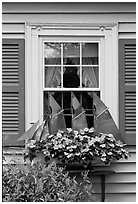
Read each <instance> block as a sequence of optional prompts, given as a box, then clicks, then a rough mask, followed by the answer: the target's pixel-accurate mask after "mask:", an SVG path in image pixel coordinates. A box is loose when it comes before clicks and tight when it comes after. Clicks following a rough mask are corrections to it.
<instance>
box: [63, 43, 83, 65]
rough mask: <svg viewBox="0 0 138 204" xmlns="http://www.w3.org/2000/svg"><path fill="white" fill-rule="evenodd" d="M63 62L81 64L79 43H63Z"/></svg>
mask: <svg viewBox="0 0 138 204" xmlns="http://www.w3.org/2000/svg"><path fill="white" fill-rule="evenodd" d="M63 63H64V64H66V65H79V64H80V45H79V43H64V44H63Z"/></svg>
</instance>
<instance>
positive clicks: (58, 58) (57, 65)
mask: <svg viewBox="0 0 138 204" xmlns="http://www.w3.org/2000/svg"><path fill="white" fill-rule="evenodd" d="M101 26H103V28H104V29H101ZM117 29H118V26H117V24H108V25H107V24H102V25H99V24H97V25H96V24H87V23H83V24H81V25H80V24H77V23H72V24H68V23H65V24H64V23H63V24H59V23H55V24H46V23H45V24H37V23H33V24H32V23H28V24H26V58H25V59H26V66H25V86H26V96H25V115H26V119H25V129H26V130H27V129H28V128H30V126H31V124H32V123H35V122H36V121H37V120H38V119H39V118H41V122H42V121H43V118H42V115H43V113H44V111H45V110H46V99H48V95H50V94H57V92H60V95H61V98H62V99H60V101H62V102H60V103H59V104H60V105H61V106H62V104H63V101H64V98H65V97H64V96H63V95H64V94H65V93H66V92H67V91H68V92H70V93H73V94H76V93H77V92H79V94H80V96H79V97H80V99H79V98H78V100H80V101H79V103H81V98H84V97H82V96H81V94H82V93H85V94H86V93H87V94H88V93H89V94H91V95H92V92H93V91H95V92H96V91H97V93H98V94H99V95H100V98H101V100H102V101H103V102H104V103H105V104H106V106H107V107H108V108H109V110H110V113H111V115H112V116H113V119H114V120H115V122H116V124H118V123H119V120H118V116H119V115H118V108H119V106H118V47H117V45H118V36H117ZM52 50H53V52H52V55H50V52H51V51H52ZM67 60H68V62H69V60H71V63H72V64H68V62H67ZM67 67H68V68H67ZM69 67H70V69H69ZM74 67H75V68H76V72H77V75H78V78H79V80H78V82H79V85H78V84H77V85H76V83H75V84H71V85H70V87H65V86H66V84H65V83H64V82H65V81H66V80H65V77H64V76H65V75H64V73H65V72H66V71H69V70H71V71H72V70H75V69H73V68H74ZM50 74H51V75H50ZM52 74H53V75H52ZM63 75H64V76H63ZM52 76H54V78H53V77H52ZM57 76H58V77H57ZM51 79H52V81H51ZM76 86H77V87H76ZM73 94H72V95H73ZM52 96H53V95H52ZM75 96H76V97H77V95H75ZM34 99H35V100H34ZM48 100H49V99H48ZM70 103H72V102H71V101H70ZM91 104H92V102H91ZM61 108H63V106H62V107H61ZM84 108H85V107H84ZM64 114H65V113H64ZM85 114H86V113H85ZM41 122H40V123H41Z"/></svg>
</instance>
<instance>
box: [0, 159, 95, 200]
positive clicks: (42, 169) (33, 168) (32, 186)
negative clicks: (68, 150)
mask: <svg viewBox="0 0 138 204" xmlns="http://www.w3.org/2000/svg"><path fill="white" fill-rule="evenodd" d="M3 168H4V169H3V173H2V188H3V202H49V201H51V202H68V201H71V202H79V201H86V200H87V201H94V195H93V194H94V193H93V191H92V183H91V182H90V181H89V178H88V176H87V173H88V172H86V173H85V174H83V175H82V177H83V182H81V183H78V182H77V181H76V179H75V177H70V176H69V175H68V173H67V172H65V171H64V169H63V168H61V167H58V166H56V164H55V162H53V163H51V164H50V165H48V166H46V165H44V164H42V163H41V162H40V161H39V160H37V162H36V163H34V164H33V165H29V164H26V165H24V164H8V166H5V167H3Z"/></svg>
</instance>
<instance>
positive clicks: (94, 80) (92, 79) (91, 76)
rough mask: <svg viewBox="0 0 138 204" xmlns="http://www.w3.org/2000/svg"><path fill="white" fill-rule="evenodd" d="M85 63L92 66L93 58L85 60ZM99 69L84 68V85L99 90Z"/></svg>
mask: <svg viewBox="0 0 138 204" xmlns="http://www.w3.org/2000/svg"><path fill="white" fill-rule="evenodd" d="M83 61H84V62H85V64H86V65H92V58H88V57H87V58H84V59H83ZM95 70H97V68H92V67H83V72H82V83H83V85H84V86H85V87H89V88H90V87H91V88H97V87H99V85H98V76H97V75H96V71H95Z"/></svg>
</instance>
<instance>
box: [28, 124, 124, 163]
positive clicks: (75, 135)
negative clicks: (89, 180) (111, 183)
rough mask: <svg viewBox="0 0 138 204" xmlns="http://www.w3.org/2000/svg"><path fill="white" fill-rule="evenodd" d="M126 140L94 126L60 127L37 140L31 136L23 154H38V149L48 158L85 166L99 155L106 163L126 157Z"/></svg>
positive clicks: (29, 155)
mask: <svg viewBox="0 0 138 204" xmlns="http://www.w3.org/2000/svg"><path fill="white" fill-rule="evenodd" d="M124 146H125V144H123V143H122V142H120V141H116V140H115V138H114V136H113V135H112V134H104V133H97V132H96V131H95V130H94V128H90V129H89V128H85V129H84V130H80V131H78V130H72V129H71V128H67V130H66V131H61V130H59V131H58V132H57V133H55V134H51V135H48V137H47V139H46V140H45V141H44V140H40V141H35V140H29V141H28V143H27V145H26V151H25V152H24V156H25V157H26V158H27V157H29V158H32V155H33V158H35V156H37V155H38V153H39V152H40V153H43V155H44V157H45V158H46V160H47V158H54V159H57V160H60V161H64V162H65V163H70V162H71V163H76V162H77V163H83V165H84V167H85V166H86V164H88V163H89V162H90V161H95V158H97V157H98V158H100V160H101V161H102V162H104V163H105V164H110V163H111V162H112V161H113V160H118V159H122V158H124V159H127V158H128V151H127V150H126V149H125V148H124Z"/></svg>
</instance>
